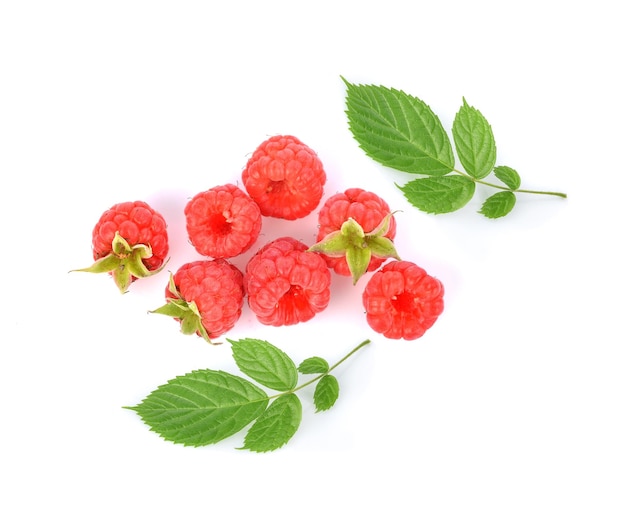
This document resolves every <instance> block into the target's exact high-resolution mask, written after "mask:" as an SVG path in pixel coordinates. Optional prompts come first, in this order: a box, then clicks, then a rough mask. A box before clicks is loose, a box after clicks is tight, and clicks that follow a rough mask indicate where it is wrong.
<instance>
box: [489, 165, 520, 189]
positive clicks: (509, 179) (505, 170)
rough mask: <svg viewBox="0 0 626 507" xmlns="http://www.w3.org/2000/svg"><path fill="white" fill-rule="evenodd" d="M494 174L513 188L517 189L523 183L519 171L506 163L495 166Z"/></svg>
mask: <svg viewBox="0 0 626 507" xmlns="http://www.w3.org/2000/svg"><path fill="white" fill-rule="evenodd" d="M493 174H494V175H495V177H496V178H498V179H499V180H500V181H501V182H502V183H504V184H505V185H506V186H507V187H509V188H510V189H511V190H517V189H518V188H519V187H520V185H521V184H522V179H521V178H520V176H519V173H518V172H517V171H516V170H515V169H512V168H510V167H508V166H506V165H499V166H498V167H496V168H494V170H493Z"/></svg>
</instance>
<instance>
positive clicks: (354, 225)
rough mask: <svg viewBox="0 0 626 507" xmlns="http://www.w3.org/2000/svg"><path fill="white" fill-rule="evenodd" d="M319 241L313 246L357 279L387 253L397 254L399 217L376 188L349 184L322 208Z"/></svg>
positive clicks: (338, 269)
mask: <svg viewBox="0 0 626 507" xmlns="http://www.w3.org/2000/svg"><path fill="white" fill-rule="evenodd" d="M318 223H319V229H318V232H317V243H316V244H315V245H313V246H312V247H311V250H313V251H316V252H320V253H322V254H324V255H323V257H324V259H325V260H326V263H327V264H328V267H329V268H331V269H333V270H334V271H335V272H336V273H337V274H339V275H343V276H352V277H353V281H354V283H356V282H357V280H358V279H359V277H360V276H361V275H363V274H364V273H366V272H367V271H374V270H376V269H378V268H379V267H380V265H381V264H382V263H383V262H384V261H385V259H386V258H388V257H395V258H396V259H399V258H398V254H397V252H396V251H395V248H394V247H393V239H394V238H395V235H396V221H395V218H394V217H393V215H392V214H391V210H390V209H389V205H388V204H387V203H386V202H385V201H384V200H383V199H381V198H380V197H379V196H378V195H376V194H375V193H373V192H368V191H366V190H363V189H361V188H349V189H347V190H346V191H345V192H342V193H339V194H335V195H333V196H331V197H329V198H328V199H327V200H326V202H325V203H324V204H323V206H322V208H321V209H320V212H319V218H318Z"/></svg>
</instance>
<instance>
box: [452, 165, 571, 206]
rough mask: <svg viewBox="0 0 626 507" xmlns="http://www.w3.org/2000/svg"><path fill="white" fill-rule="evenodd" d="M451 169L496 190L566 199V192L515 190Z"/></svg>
mask: <svg viewBox="0 0 626 507" xmlns="http://www.w3.org/2000/svg"><path fill="white" fill-rule="evenodd" d="M453 171H454V172H455V173H458V174H460V175H461V176H465V177H466V178H467V179H469V180H472V181H473V182H474V183H480V184H481V185H486V186H488V187H492V188H497V189H498V190H508V191H509V192H519V193H524V194H538V195H554V196H557V197H562V198H563V199H567V194H565V193H563V192H549V191H547V190H525V189H523V188H518V189H517V190H511V189H510V188H509V187H504V186H502V185H496V184H495V183H489V182H488V181H483V180H477V179H476V178H472V177H471V176H469V175H468V174H465V173H464V172H463V171H459V170H458V169H453Z"/></svg>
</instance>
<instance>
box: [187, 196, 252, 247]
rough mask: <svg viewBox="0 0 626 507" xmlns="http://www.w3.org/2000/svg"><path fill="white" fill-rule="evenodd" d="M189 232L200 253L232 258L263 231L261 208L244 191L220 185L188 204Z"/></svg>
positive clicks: (190, 238)
mask: <svg viewBox="0 0 626 507" xmlns="http://www.w3.org/2000/svg"><path fill="white" fill-rule="evenodd" d="M185 220H186V226H187V234H188V236H189V240H190V241H191V244H192V245H193V246H194V248H195V249H196V250H197V251H198V253H200V254H201V255H206V256H208V257H214V258H230V257H235V256H237V255H240V254H242V253H244V252H245V251H247V250H248V249H249V248H250V247H251V246H252V244H253V243H254V242H255V241H256V240H257V238H258V236H259V233H260V232H261V211H260V210H259V207H258V205H257V204H256V203H255V202H254V201H253V200H252V198H251V197H250V196H248V195H247V194H246V193H245V192H244V191H243V190H241V189H239V188H238V187H237V186H235V185H232V184H226V185H219V186H216V187H213V188H210V189H209V190H207V191H205V192H200V193H198V194H196V195H195V196H194V197H193V198H192V199H191V200H190V201H189V202H188V203H187V205H186V206H185Z"/></svg>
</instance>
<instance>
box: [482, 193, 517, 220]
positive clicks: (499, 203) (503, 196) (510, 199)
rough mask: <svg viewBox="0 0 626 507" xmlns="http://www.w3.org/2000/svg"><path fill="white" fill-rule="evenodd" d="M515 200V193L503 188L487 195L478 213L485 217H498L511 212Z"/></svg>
mask: <svg viewBox="0 0 626 507" xmlns="http://www.w3.org/2000/svg"><path fill="white" fill-rule="evenodd" d="M515 202H516V198H515V194H514V193H513V192H510V191H509V190H504V191H502V192H498V193H495V194H493V195H492V196H491V197H489V198H488V199H487V200H486V201H485V202H484V203H483V206H482V208H480V213H482V214H483V215H485V216H486V217H487V218H500V217H503V216H505V215H508V214H509V213H510V212H511V210H512V209H513V207H514V206H515Z"/></svg>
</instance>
